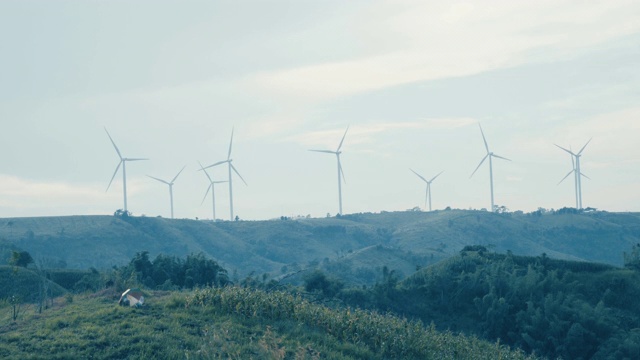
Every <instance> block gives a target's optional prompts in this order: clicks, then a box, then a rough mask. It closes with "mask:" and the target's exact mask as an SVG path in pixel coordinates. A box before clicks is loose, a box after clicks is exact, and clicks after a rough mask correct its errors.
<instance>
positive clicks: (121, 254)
mask: <svg viewBox="0 0 640 360" xmlns="http://www.w3.org/2000/svg"><path fill="white" fill-rule="evenodd" d="M3 221H4V222H5V224H7V223H8V222H11V223H12V225H11V226H9V225H6V226H0V238H4V239H6V240H4V241H0V257H1V258H0V264H2V263H8V261H9V258H10V257H11V251H13V250H18V248H19V250H20V251H22V250H24V251H28V252H29V253H30V254H31V255H32V256H33V259H35V260H36V261H37V262H40V261H44V262H45V263H47V264H48V266H47V267H48V268H62V267H66V268H69V269H79V270H86V269H89V268H91V267H93V268H95V269H98V270H100V271H103V270H106V269H110V268H112V267H113V266H117V267H121V266H125V265H127V264H128V262H129V260H130V259H131V258H132V257H133V256H135V254H136V253H139V252H141V251H148V252H149V257H150V259H154V258H155V257H156V256H157V255H159V254H164V255H166V256H176V257H180V258H184V257H186V256H187V255H189V254H199V253H202V254H203V255H204V256H205V257H207V258H211V259H215V260H216V261H217V262H218V263H219V264H220V265H221V266H223V267H225V268H226V269H227V270H228V271H229V274H233V273H234V272H235V273H237V274H238V277H239V278H244V277H246V276H247V275H249V274H250V273H251V272H255V273H256V274H260V275H262V274H264V273H267V274H269V275H268V276H269V277H270V278H277V277H280V276H282V277H284V276H289V275H291V274H293V273H296V272H298V271H301V270H309V271H313V270H315V269H316V268H321V269H322V271H323V272H325V273H328V274H332V275H333V276H336V277H340V278H341V279H342V280H343V281H345V283H346V284H358V285H367V286H371V285H373V284H374V283H375V282H376V281H379V278H377V277H376V276H378V275H379V274H380V273H381V269H382V267H383V266H385V265H386V266H387V267H388V268H390V269H394V270H396V274H397V275H398V276H399V277H400V278H404V277H406V276H409V275H411V274H412V273H413V272H415V270H416V268H423V267H426V266H429V265H431V264H433V263H435V262H437V261H439V260H441V259H444V258H447V257H450V256H454V255H455V254H457V253H458V252H459V251H460V250H461V249H462V248H464V247H465V246H467V245H473V244H481V245H484V246H486V247H488V248H490V249H491V250H492V251H495V252H499V253H506V252H507V250H511V251H512V252H513V253H514V254H517V255H528V256H537V255H539V254H541V253H543V252H544V253H546V254H547V255H548V256H549V257H551V258H555V259H567V260H586V261H592V262H602V263H607V264H611V265H615V266H623V257H622V253H623V252H625V251H628V250H629V249H630V248H631V246H632V245H634V244H637V243H640V214H637V213H607V212H603V211H577V210H575V209H560V210H557V211H551V210H545V209H540V210H538V211H535V212H532V213H528V214H525V213H522V212H503V213H489V212H486V211H470V210H455V209H454V210H441V211H433V212H428V213H426V212H420V211H406V212H383V213H379V214H373V213H362V214H351V215H343V216H340V217H329V218H317V219H312V218H306V217H305V218H296V219H291V220H286V221H283V220H280V219H276V220H272V221H217V222H212V221H198V220H188V219H175V220H174V219H164V218H156V217H144V216H132V215H130V214H128V215H126V216H124V215H123V214H119V213H116V214H115V215H114V216H66V217H47V218H13V219H4V220H2V219H0V224H2V222H3ZM379 246H380V247H381V248H380V247H379ZM7 252H8V257H7ZM292 280H293V279H292ZM295 280H296V281H297V284H300V283H302V281H303V279H302V277H299V278H296V279H295Z"/></svg>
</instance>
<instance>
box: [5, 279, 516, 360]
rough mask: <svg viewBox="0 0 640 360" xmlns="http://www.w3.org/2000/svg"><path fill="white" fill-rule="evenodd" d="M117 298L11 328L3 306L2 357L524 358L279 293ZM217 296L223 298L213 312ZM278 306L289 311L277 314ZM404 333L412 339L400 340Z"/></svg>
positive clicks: (72, 305)
mask: <svg viewBox="0 0 640 360" xmlns="http://www.w3.org/2000/svg"><path fill="white" fill-rule="evenodd" d="M249 295H250V296H249ZM117 298H118V294H116V293H115V292H113V291H111V292H109V291H105V292H102V293H99V294H93V295H82V296H75V298H74V299H73V301H69V299H66V300H65V299H64V298H58V299H56V302H55V306H54V307H53V308H51V309H49V310H47V311H45V312H43V313H42V314H36V313H35V312H34V311H33V310H29V311H26V312H24V313H23V314H22V316H21V317H19V318H18V320H17V321H16V322H12V321H11V318H10V317H9V316H8V315H9V314H8V313H9V308H8V306H7V304H3V305H0V358H2V359H69V358H86V359H88V358H92V359H149V358H162V359H383V358H398V357H395V356H393V355H392V353H390V352H389V350H384V349H387V348H389V349H394V348H395V349H400V348H402V347H404V350H403V351H404V353H405V356H402V358H424V359H429V358H438V359H440V358H451V359H454V358H455V359H497V358H503V359H525V358H526V357H525V356H524V355H522V354H521V353H516V352H511V351H509V350H508V349H506V348H504V347H502V346H500V345H496V344H490V343H485V342H482V341H480V340H477V339H473V338H465V337H462V336H456V335H452V334H449V333H439V332H436V331H435V330H434V329H433V328H423V327H422V326H421V325H418V324H416V323H408V322H406V321H405V320H402V319H398V318H393V317H389V316H381V315H375V314H373V313H366V312H358V311H353V312H351V311H348V312H347V311H346V310H345V311H342V310H331V309H328V308H324V307H322V306H319V305H313V304H309V303H308V302H306V301H303V300H300V299H297V298H294V297H292V296H291V295H288V294H284V293H264V292H260V291H253V290H246V289H240V288H224V289H209V290H203V291H196V292H194V293H177V292H174V293H170V292H149V296H148V298H147V301H146V303H145V306H144V307H142V308H129V307H120V306H118V305H117V304H116V303H117ZM214 298H218V299H220V298H225V299H226V300H225V302H224V304H218V305H215V304H214V303H210V301H211V300H212V299H214ZM247 301H249V302H251V304H249V302H247ZM251 306H253V308H252V307H251ZM260 306H263V307H264V309H270V310H269V311H270V312H264V311H262V310H260V309H261V308H260ZM279 306H285V307H286V308H280V310H283V309H289V310H291V311H288V312H281V313H279V314H280V315H279V316H275V314H277V313H278V312H277V311H278V307H279ZM292 307H293V308H292ZM249 309H253V311H249ZM305 314H306V315H305ZM314 314H315V315H314ZM372 321H373V322H372ZM373 324H376V326H372V325H373ZM363 325H365V326H366V327H368V329H367V328H366V327H363ZM398 326H400V327H398ZM405 328H406V329H405ZM389 329H391V332H389V333H388V334H386V335H385V333H384V332H385V331H387V332H388V331H389ZM407 329H409V330H407ZM354 330H356V331H354ZM367 331H369V332H371V331H376V332H377V333H378V335H375V336H374V335H373V332H371V333H367ZM407 331H410V332H412V333H414V335H417V337H415V336H414V337H413V338H406V337H403V335H402V334H405V333H407ZM358 332H360V334H358ZM393 333H395V335H394V336H389V334H391V335H393ZM425 336H428V338H429V339H430V341H431V343H430V344H431V345H433V346H432V347H431V348H430V350H429V351H430V352H428V353H420V352H417V353H416V352H415V351H414V350H416V349H418V348H417V347H416V346H417V344H419V343H418V342H417V341H418V340H421V339H426V338H425ZM403 339H409V340H411V341H413V343H410V342H409V343H402V341H404V340H403ZM416 354H417V355H416ZM425 354H426V355H427V356H422V355H425ZM440 355H447V356H440Z"/></svg>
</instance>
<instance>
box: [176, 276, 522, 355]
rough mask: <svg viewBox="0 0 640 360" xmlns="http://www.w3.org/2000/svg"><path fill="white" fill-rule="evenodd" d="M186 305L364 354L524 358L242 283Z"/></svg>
mask: <svg viewBox="0 0 640 360" xmlns="http://www.w3.org/2000/svg"><path fill="white" fill-rule="evenodd" d="M186 307H187V308H195V307H199V308H203V309H208V310H213V311H216V312H217V313H221V314H235V315H240V316H243V317H246V318H249V319H256V320H259V321H294V322H296V323H304V324H306V325H307V326H311V327H314V328H317V329H319V330H322V331H323V332H326V333H327V334H328V335H330V336H331V337H333V338H335V339H336V340H337V341H339V342H346V343H351V344H355V345H357V346H365V347H367V348H368V349H369V350H370V351H371V352H370V354H369V355H368V358H383V359H400V358H402V359H436V358H437V359H467V358H469V359H471V358H473V359H498V358H509V359H525V358H527V357H526V356H525V355H523V354H522V353H520V352H517V351H510V350H509V349H508V348H506V347H504V346H501V345H499V344H490V343H486V342H482V341H479V340H477V339H476V338H467V337H463V336H457V335H453V334H451V333H448V332H445V333H441V332H438V331H436V330H435V328H434V327H433V326H432V327H428V328H425V327H424V326H423V325H422V324H421V323H420V322H416V321H408V320H406V319H401V318H398V317H395V316H391V315H382V314H378V313H376V312H371V311H366V310H359V309H330V308H328V307H325V306H321V305H317V304H312V303H310V302H308V301H307V300H304V299H302V298H301V297H297V296H294V295H291V294H288V293H284V292H264V291H259V290H253V289H248V288H240V287H225V288H207V289H201V290H196V291H195V292H194V293H193V294H192V295H190V296H189V297H187V300H186Z"/></svg>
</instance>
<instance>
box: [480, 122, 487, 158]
mask: <svg viewBox="0 0 640 360" xmlns="http://www.w3.org/2000/svg"><path fill="white" fill-rule="evenodd" d="M478 126H479V127H480V134H482V141H484V148H485V149H487V153H489V145H488V144H487V139H486V138H485V137H484V131H482V125H480V123H478Z"/></svg>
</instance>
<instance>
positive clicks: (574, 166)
mask: <svg viewBox="0 0 640 360" xmlns="http://www.w3.org/2000/svg"><path fill="white" fill-rule="evenodd" d="M573 158H574V156H573V155H572V156H571V168H573V169H574V170H575V168H576V161H575V160H574V159H573Z"/></svg>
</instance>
